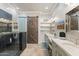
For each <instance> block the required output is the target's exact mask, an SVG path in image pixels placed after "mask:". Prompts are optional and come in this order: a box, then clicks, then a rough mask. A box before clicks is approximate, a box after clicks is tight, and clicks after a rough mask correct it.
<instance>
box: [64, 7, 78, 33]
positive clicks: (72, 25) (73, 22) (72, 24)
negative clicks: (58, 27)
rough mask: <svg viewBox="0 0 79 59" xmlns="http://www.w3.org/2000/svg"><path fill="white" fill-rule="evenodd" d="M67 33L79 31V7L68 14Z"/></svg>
mask: <svg viewBox="0 0 79 59" xmlns="http://www.w3.org/2000/svg"><path fill="white" fill-rule="evenodd" d="M65 22H66V32H68V31H71V30H74V31H78V30H79V6H77V7H76V8H74V9H72V10H71V11H69V12H68V13H67V14H66V21H65Z"/></svg>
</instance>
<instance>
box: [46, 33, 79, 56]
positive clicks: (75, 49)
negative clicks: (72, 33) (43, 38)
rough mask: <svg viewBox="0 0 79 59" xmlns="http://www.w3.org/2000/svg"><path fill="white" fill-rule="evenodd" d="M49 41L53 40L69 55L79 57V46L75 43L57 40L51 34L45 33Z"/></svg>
mask: <svg viewBox="0 0 79 59" xmlns="http://www.w3.org/2000/svg"><path fill="white" fill-rule="evenodd" d="M45 34H46V35H47V36H48V38H49V40H51V42H52V40H53V41H54V42H55V43H56V44H57V45H58V46H59V47H60V48H62V49H63V50H64V51H65V52H66V53H68V54H69V55H71V56H79V45H76V44H74V43H73V42H70V41H68V40H66V39H65V40H63V39H59V38H55V37H54V36H53V35H52V34H50V33H45Z"/></svg>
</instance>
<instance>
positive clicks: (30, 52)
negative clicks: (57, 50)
mask: <svg viewBox="0 0 79 59" xmlns="http://www.w3.org/2000/svg"><path fill="white" fill-rule="evenodd" d="M47 55H48V51H47V49H45V48H43V47H41V46H40V45H38V44H27V48H26V49H25V50H24V51H23V52H22V54H21V55H20V56H47Z"/></svg>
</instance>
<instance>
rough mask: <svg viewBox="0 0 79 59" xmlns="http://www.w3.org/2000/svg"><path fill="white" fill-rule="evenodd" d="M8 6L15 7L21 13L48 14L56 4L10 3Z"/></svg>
mask: <svg viewBox="0 0 79 59" xmlns="http://www.w3.org/2000/svg"><path fill="white" fill-rule="evenodd" d="M9 5H11V6H13V7H17V8H18V10H19V11H23V12H41V13H45V14H49V13H50V12H51V11H52V10H54V9H55V6H56V5H57V3H10V4H9Z"/></svg>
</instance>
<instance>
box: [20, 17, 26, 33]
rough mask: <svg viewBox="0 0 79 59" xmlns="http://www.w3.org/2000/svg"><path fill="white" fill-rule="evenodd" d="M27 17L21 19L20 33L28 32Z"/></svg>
mask: <svg viewBox="0 0 79 59" xmlns="http://www.w3.org/2000/svg"><path fill="white" fill-rule="evenodd" d="M26 20H27V19H26V17H19V32H26V27H25V25H26Z"/></svg>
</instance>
